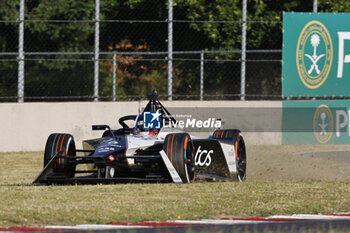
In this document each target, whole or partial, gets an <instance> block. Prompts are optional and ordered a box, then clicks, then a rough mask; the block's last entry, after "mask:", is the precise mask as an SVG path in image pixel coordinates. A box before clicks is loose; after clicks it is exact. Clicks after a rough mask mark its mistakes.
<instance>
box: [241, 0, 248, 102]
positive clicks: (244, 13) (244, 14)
mask: <svg viewBox="0 0 350 233" xmlns="http://www.w3.org/2000/svg"><path fill="white" fill-rule="evenodd" d="M242 5H243V6H242V55H241V60H242V63H241V100H245V78H246V77H245V60H246V35H247V0H243V3H242Z"/></svg>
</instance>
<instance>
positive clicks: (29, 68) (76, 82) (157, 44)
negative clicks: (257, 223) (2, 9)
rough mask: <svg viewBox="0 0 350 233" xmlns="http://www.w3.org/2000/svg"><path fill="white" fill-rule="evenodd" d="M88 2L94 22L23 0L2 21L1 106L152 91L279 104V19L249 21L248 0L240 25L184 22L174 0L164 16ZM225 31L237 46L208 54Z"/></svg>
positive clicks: (118, 97)
mask: <svg viewBox="0 0 350 233" xmlns="http://www.w3.org/2000/svg"><path fill="white" fill-rule="evenodd" d="M65 1H68V0H61V2H65ZM13 2H15V1H13ZM49 2H50V1H49ZM314 2H316V8H315V4H314V5H313V7H314V8H313V10H314V11H317V1H316V0H315V1H314ZM90 3H91V5H92V7H94V9H91V12H93V13H92V14H93V17H94V18H93V19H91V18H90V19H88V18H87V19H81V18H79V19H67V18H64V19H46V18H40V19H38V18H33V16H32V14H33V13H32V12H29V10H28V7H27V8H26V7H25V6H26V2H25V0H18V3H16V4H17V5H16V7H17V8H16V9H18V12H17V13H13V15H10V16H7V18H0V46H1V47H0V101H1V102H13V101H18V102H23V101H91V100H94V101H117V100H129V99H144V98H145V94H146V93H147V92H150V91H151V90H152V89H156V90H157V91H158V92H159V94H160V96H161V98H163V99H168V100H179V99H194V100H208V99H216V100H232V99H237V100H239V99H240V100H250V99H281V85H280V82H281V53H282V52H281V47H282V21H281V20H250V19H249V14H248V16H247V2H246V0H243V1H242V3H241V5H242V6H241V9H242V15H241V18H239V19H238V20H197V19H186V18H185V19H184V18H183V16H182V15H178V14H177V11H176V10H175V11H174V9H173V5H174V3H173V1H172V0H168V1H167V2H161V3H162V4H163V5H164V7H163V8H164V9H166V10H167V12H166V13H167V14H166V16H167V17H165V18H163V19H159V18H158V19H153V18H152V17H151V16H152V15H151V14H152V10H150V18H152V19H150V20H148V19H138V18H136V19H134V18H132V17H134V16H135V15H131V16H130V15H129V16H125V15H123V17H121V18H122V19H105V17H106V16H104V18H103V19H101V15H104V14H103V9H102V10H101V9H100V8H101V6H100V4H103V3H104V0H90ZM163 8H162V9H163ZM26 10H27V11H26ZM311 10H312V9H311ZM101 11H102V12H101ZM248 13H249V9H248ZM34 15H35V13H34ZM280 15H282V11H281V12H280ZM83 18H84V17H83ZM125 18H126V19H125ZM227 26H229V27H227ZM13 28H16V30H13ZM228 28H229V30H233V31H234V32H235V36H237V37H238V38H240V39H239V40H236V41H239V44H238V45H237V44H225V42H223V43H222V45H220V46H217V47H216V48H214V49H213V46H212V43H211V41H208V38H210V36H211V33H212V34H213V36H214V31H215V35H219V36H220V37H221V36H222V37H224V36H225V34H228V32H227V30H228ZM259 29H260V30H259ZM261 29H263V30H261ZM211 30H213V31H211ZM264 30H265V31H268V32H270V34H269V36H268V37H266V33H265V34H264V35H265V37H266V38H263V39H261V38H260V37H263V36H264V35H263V34H259V31H260V32H261V31H264ZM196 33H197V34H198V35H196V37H193V36H192V35H193V34H196ZM203 35H206V36H203ZM208 35H209V36H208ZM80 37H86V38H80ZM62 38H65V39H66V41H62ZM130 38H131V39H130ZM134 38H140V39H139V40H134V41H132V39H134ZM144 38H151V40H143V39H144ZM193 38H199V39H198V40H197V41H193ZM256 38H260V40H259V41H260V42H259V43H255V42H254V41H253V39H256ZM212 40H215V38H214V39H213V38H212ZM76 41H81V42H79V46H74V47H72V46H71V44H73V43H76ZM217 44H220V43H217ZM254 46H255V47H254ZM208 48H209V49H208Z"/></svg>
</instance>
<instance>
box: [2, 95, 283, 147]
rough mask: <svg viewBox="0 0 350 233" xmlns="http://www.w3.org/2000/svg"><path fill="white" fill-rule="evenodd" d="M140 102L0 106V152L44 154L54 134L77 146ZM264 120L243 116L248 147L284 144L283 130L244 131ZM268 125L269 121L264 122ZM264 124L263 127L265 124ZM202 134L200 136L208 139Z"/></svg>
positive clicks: (259, 104) (231, 104) (255, 104)
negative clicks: (66, 135) (68, 136)
mask: <svg viewBox="0 0 350 233" xmlns="http://www.w3.org/2000/svg"><path fill="white" fill-rule="evenodd" d="M146 103H147V102H146V101H140V102H136V101H134V102H97V103H95V102H68V103H2V104H0V152H9V151H42V150H44V147H45V143H46V140H47V137H48V136H49V135H50V134H51V133H70V134H72V135H73V136H74V138H75V141H76V143H77V147H78V148H81V141H82V140H83V139H88V138H95V137H100V136H101V132H96V131H92V130H91V125H93V124H108V125H110V126H111V127H112V128H119V127H120V126H119V124H118V119H119V117H121V116H124V115H129V114H136V113H138V112H140V111H141V108H142V107H144V106H145V105H146ZM163 105H164V106H166V107H167V108H172V107H187V108H193V109H195V108H196V107H208V108H248V109H249V108H263V107H264V108H276V109H278V108H279V109H281V107H282V103H281V102H280V101H171V102H168V101H164V102H163ZM260 118H261V117H260V116H259V114H255V115H254V114H253V115H251V114H249V115H246V116H241V117H240V119H241V122H240V124H239V127H238V128H240V129H241V130H242V131H243V134H244V136H245V140H246V144H248V145H257V144H275V145H276V144H277V145H279V144H281V133H280V132H281V131H279V132H277V131H278V130H276V132H262V131H263V130H259V132H251V130H250V132H244V129H245V128H246V127H249V126H251V125H252V123H254V122H256V120H257V119H260ZM268 121H269V123H267V124H276V125H277V126H278V127H280V125H281V114H275V115H274V119H268ZM265 123H266V122H265ZM265 123H263V124H265ZM206 135H207V133H206V134H205V135H204V134H203V133H202V134H201V135H200V136H206Z"/></svg>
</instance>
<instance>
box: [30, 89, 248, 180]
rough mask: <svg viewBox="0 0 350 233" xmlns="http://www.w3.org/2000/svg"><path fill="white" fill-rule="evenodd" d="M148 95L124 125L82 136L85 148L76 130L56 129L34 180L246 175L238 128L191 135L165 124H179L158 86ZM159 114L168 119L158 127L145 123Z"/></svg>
mask: <svg viewBox="0 0 350 233" xmlns="http://www.w3.org/2000/svg"><path fill="white" fill-rule="evenodd" d="M148 98H149V102H148V104H147V106H146V107H145V109H144V111H143V112H142V114H137V115H129V116H124V117H121V118H120V119H119V123H120V125H121V126H122V128H120V129H117V130H113V129H111V128H110V127H109V126H108V125H93V126H92V130H103V131H104V132H103V135H102V137H101V138H97V139H92V140H85V141H83V149H82V150H78V149H76V147H75V142H74V138H73V136H72V135H70V134H51V135H50V136H49V138H48V139H47V143H46V147H45V152H44V169H43V170H42V172H41V173H40V174H39V175H38V177H37V178H36V179H35V180H34V182H33V183H35V184H51V183H58V184H59V183H61V184H71V183H83V184H85V183H88V184H94V183H119V182H175V183H192V182H194V181H195V180H198V179H204V180H212V181H215V180H238V181H244V180H245V179H246V158H247V157H246V149H245V143H244V140H243V137H242V135H241V132H240V131H239V130H236V129H225V130H223V129H213V130H212V132H211V133H210V134H209V137H208V138H197V137H194V136H191V135H190V134H189V133H186V132H185V131H184V130H183V129H182V128H176V127H175V128H174V127H166V126H165V125H168V126H169V125H176V124H175V123H176V120H175V119H174V118H173V116H172V115H171V114H170V113H169V112H168V110H167V109H166V108H165V107H164V106H163V105H162V104H161V103H160V102H159V100H158V95H157V93H156V92H155V91H154V92H153V93H152V94H150V95H148ZM149 117H151V118H152V119H150V118H149ZM157 117H161V118H162V120H163V121H161V122H160V123H159V122H158V123H159V124H160V125H158V127H154V128H152V127H148V126H150V125H146V124H145V122H146V120H148V121H150V122H152V121H154V120H155V119H156V118H157ZM146 118H148V119H146ZM130 121H131V122H132V123H133V124H132V125H133V126H132V127H131V126H130V127H129V125H130ZM126 122H129V124H127V123H126ZM148 124H149V123H148Z"/></svg>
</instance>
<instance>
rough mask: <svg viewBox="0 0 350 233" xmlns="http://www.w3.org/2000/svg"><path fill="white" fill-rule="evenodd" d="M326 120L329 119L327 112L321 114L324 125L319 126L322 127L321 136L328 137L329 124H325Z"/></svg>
mask: <svg viewBox="0 0 350 233" xmlns="http://www.w3.org/2000/svg"><path fill="white" fill-rule="evenodd" d="M326 118H327V116H326V113H325V112H323V113H321V121H322V123H321V124H318V125H319V126H320V127H321V132H320V135H327V131H326V127H327V126H328V124H327V123H326V122H325V121H326Z"/></svg>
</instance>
